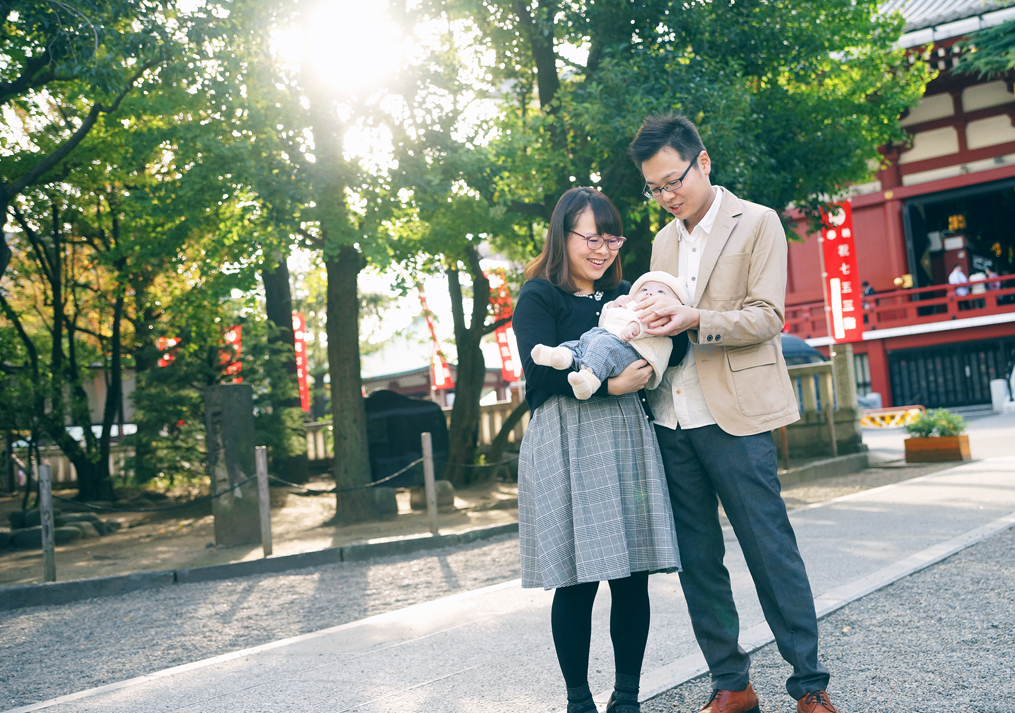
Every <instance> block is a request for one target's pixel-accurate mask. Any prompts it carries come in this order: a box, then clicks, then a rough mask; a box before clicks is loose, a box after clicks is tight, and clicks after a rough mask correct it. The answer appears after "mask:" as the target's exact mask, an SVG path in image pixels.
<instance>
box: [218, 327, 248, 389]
mask: <svg viewBox="0 0 1015 713" xmlns="http://www.w3.org/2000/svg"><path fill="white" fill-rule="evenodd" d="M222 342H223V343H224V344H225V348H224V349H220V350H219V363H220V364H222V367H223V369H222V373H223V374H225V375H226V376H232V377H233V379H232V380H231V382H230V380H228V379H227V380H226V381H227V383H233V384H238V383H240V382H241V381H243V376H242V375H241V374H240V372H241V371H242V370H243V362H241V361H240V355H241V354H242V353H243V327H241V326H240V325H236V326H235V327H230V328H229V329H228V330H226V333H225V334H223V335H222Z"/></svg>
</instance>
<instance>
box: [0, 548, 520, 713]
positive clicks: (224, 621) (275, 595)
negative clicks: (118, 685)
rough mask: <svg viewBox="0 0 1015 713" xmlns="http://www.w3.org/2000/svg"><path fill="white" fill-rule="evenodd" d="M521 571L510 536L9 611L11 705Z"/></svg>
mask: <svg viewBox="0 0 1015 713" xmlns="http://www.w3.org/2000/svg"><path fill="white" fill-rule="evenodd" d="M519 576H520V572H519V566H518V538H517V535H506V536H502V537H499V538H493V539H490V540H486V541H485V542H482V543H474V544H473V545H471V546H464V547H459V548H454V549H452V548H447V549H444V550H431V551H430V552H427V553H425V554H422V555H416V556H401V557H387V558H384V559H378V560H375V561H368V562H342V563H339V564H334V565H328V566H325V567H319V568H313V569H304V570H296V571H293V572H289V573H286V574H284V575H264V576H252V577H242V578H237V579H232V580H223V581H220V582H207V583H201V584H187V585H183V586H175V587H166V588H164V589H156V590H152V591H146V592H135V593H132V594H123V595H120V596H115V597H104V598H101V599H92V600H88V601H83V602H76V603H74V604H65V605H61V606H46V607H32V608H29V609H16V610H14V611H2V612H0V710H5V709H7V708H14V707H17V706H22V705H27V704H29V703H35V702H37V701H42V700H46V699H49V698H54V697H56V696H61V695H65V694H67V693H74V692H76V691H81V690H84V689H87V688H94V687H95V686H101V685H103V684H106V683H113V682H116V681H122V680H124V679H128V678H132V677H134V676H140V675H143V674H146V673H151V672H152V671H158V670H161V669H164V668H169V667H171V666H176V665H178V664H184V663H189V662H191V661H199V660H201V659H205V658H209V657H212V656H217V655H219V654H223V653H226V652H229V651H236V650H238V649H243V648H247V647H250V646H257V645H258V644H264V643H268V642H270V641H276V640H278V639H284V638H287V637H290V636H296V635H298V634H305V633H308V632H311V631H318V630H320V629H326V628H328V627H332V626H337V625H339V624H345V623H347V622H350V621H357V620H359V619H363V618H365V617H368V616H373V615H375V614H381V613H383V612H386V611H391V610H393V609H401V608H403V607H407V606H409V605H412V604H418V603H420V602H426V601H430V600H433V599H438V598H440V597H443V596H446V595H448V594H453V593H455V592H462V591H469V590H472V589H479V588H480V587H485V586H488V585H491V584H495V583H497V582H504V581H508V580H511V579H516V578H518V577H519ZM40 653H41V654H42V655H40Z"/></svg>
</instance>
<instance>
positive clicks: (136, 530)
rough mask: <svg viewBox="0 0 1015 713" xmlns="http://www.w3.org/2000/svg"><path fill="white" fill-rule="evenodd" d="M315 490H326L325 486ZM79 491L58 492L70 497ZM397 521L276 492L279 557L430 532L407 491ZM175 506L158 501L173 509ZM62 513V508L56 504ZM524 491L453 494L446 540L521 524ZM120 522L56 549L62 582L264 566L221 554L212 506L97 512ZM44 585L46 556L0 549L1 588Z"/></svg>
mask: <svg viewBox="0 0 1015 713" xmlns="http://www.w3.org/2000/svg"><path fill="white" fill-rule="evenodd" d="M309 486H310V487H320V488H326V487H327V485H326V484H325V483H323V482H321V483H310V484H309ZM76 492H77V491H75V490H64V491H55V492H54V494H55V495H60V496H62V497H65V498H72V497H73V496H74V495H75V494H76ZM397 498H398V516H397V517H392V518H389V519H387V520H381V521H377V522H368V523H362V524H358V525H349V526H344V527H338V526H335V525H329V524H327V523H328V521H329V520H331V518H332V517H333V516H334V514H335V496H334V495H316V496H306V495H299V494H296V491H295V490H292V489H287V488H272V489H271V531H272V549H273V553H272V554H273V555H290V554H296V553H299V552H311V551H313V550H320V549H324V548H327V547H340V546H342V545H346V544H349V543H352V542H366V541H371V540H377V539H385V538H390V537H404V536H406V535H417V534H424V533H428V532H429V531H430V530H429V521H428V520H427V517H426V512H425V511H424V512H420V511H413V510H412V509H411V508H410V507H409V491H408V490H407V489H399V490H398V492H397ZM174 502H175V501H173V500H168V501H160V502H159V503H158V505H159V506H162V505H163V504H174ZM20 505H21V501H20V498H19V497H18V498H15V497H0V527H6V526H7V524H8V517H7V514H8V513H9V512H11V511H13V510H17V509H19V508H20ZM55 506H56V507H59V506H60V503H59V502H57V503H55ZM517 508H518V488H517V485H515V484H514V483H498V482H494V483H488V484H485V485H482V486H477V487H473V488H467V489H463V490H460V491H457V492H456V493H455V511H454V512H442V513H440V515H439V518H438V524H439V526H440V532H441V533H442V534H448V533H454V532H460V531H462V530H470V529H473V528H476V527H485V526H490V525H500V524H504V523H509V522H515V521H517V519H518V510H517ZM97 514H98V516H99V517H100V518H101V519H103V520H119V521H120V522H121V528H120V529H119V530H118V531H117V532H114V533H112V534H110V535H106V536H104V537H99V538H92V539H82V540H78V541H77V542H74V543H71V544H69V545H64V546H60V547H57V548H56V576H57V580H59V581H64V580H69V579H82V578H85V577H101V576H106V575H113V574H127V573H130V572H139V571H145V570H159V569H177V568H181V567H200V566H202V565H209V564H221V563H223V562H238V561H243V560H252V559H259V558H260V557H262V556H263V554H262V551H261V547H260V545H257V546H254V547H251V546H243V547H215V546H214V540H215V535H214V521H213V518H212V515H211V504H210V503H207V502H206V503H201V504H198V505H194V506H192V507H189V508H182V509H179V510H172V511H169V512H166V513H152V514H146V513H122V514H120V513H104V512H99V513H97ZM40 581H42V550H41V549H37V550H34V549H33V550H25V549H22V550H18V549H12V548H11V547H7V548H4V549H2V550H0V586H2V585H10V584H26V583H30V582H40Z"/></svg>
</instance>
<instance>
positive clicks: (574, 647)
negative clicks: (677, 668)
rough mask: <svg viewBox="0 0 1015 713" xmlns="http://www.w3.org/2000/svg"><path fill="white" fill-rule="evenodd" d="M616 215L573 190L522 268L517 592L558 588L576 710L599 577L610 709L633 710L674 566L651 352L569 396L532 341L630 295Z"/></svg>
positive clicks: (585, 320) (574, 326)
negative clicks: (606, 592)
mask: <svg viewBox="0 0 1015 713" xmlns="http://www.w3.org/2000/svg"><path fill="white" fill-rule="evenodd" d="M622 234H623V229H622V227H621V221H620V215H619V213H617V209H616V208H615V207H614V206H613V203H611V202H610V199H609V198H607V197H606V196H604V195H603V194H602V193H600V192H598V191H596V190H594V189H592V188H572V189H571V190H569V191H568V192H567V193H565V194H564V195H563V196H561V199H560V201H559V202H558V203H557V206H556V208H554V211H553V216H552V217H551V219H550V228H549V231H548V232H547V236H546V245H545V246H544V247H543V252H542V254H540V255H539V257H537V258H536V259H535V260H533V261H532V262H531V263H530V264H529V265H528V266H527V267H526V269H525V276H526V278H527V282H526V283H525V285H524V286H523V287H522V291H521V295H519V297H518V303H517V305H516V309H515V313H514V330H515V335H516V337H517V338H518V347H519V351H520V352H521V354H522V357H523V367H524V370H525V398H526V400H527V401H528V402H529V408H530V409H531V413H532V418H531V421H530V422H529V426H528V428H527V429H526V432H525V438H524V440H523V441H522V446H521V453H520V455H519V462H518V463H519V465H518V520H519V535H520V540H521V562H522V586H523V587H544V588H545V589H555V590H556V591H555V592H554V597H553V608H552V613H551V624H552V630H553V642H554V646H555V648H556V650H557V660H558V661H559V663H560V668H561V672H562V673H563V674H564V681H565V683H566V684H567V700H568V704H567V711H568V713H594V711H595V710H596V707H595V704H594V703H593V701H592V692H591V691H590V689H589V684H588V665H589V646H590V638H591V635H592V604H593V602H594V601H595V597H596V592H597V590H598V588H599V583H600V582H602V581H608V582H609V583H610V592H611V594H612V599H613V609H612V613H611V615H610V635H611V638H612V640H613V652H614V659H615V662H616V685H615V687H614V691H613V696H612V697H611V699H610V702H609V705H608V707H607V710H608V711H609V712H610V713H637V711H638V710H639V706H638V685H639V679H640V676H641V664H642V658H643V657H644V654H645V642H646V641H647V639H648V628H649V601H648V575H649V573H650V572H656V571H674V570H676V569H678V568H679V566H680V561H679V557H678V555H677V542H676V534H675V533H674V530H673V515H672V512H671V510H670V501H669V496H668V495H667V489H666V485H665V482H666V481H665V476H664V474H663V466H662V461H661V459H660V456H659V448H658V445H657V444H656V439H655V433H654V432H653V430H652V426H651V425H650V424H649V422H648V419H647V418H646V416H645V412H644V411H643V409H642V406H641V403H640V401H639V399H638V396H637V394H636V393H635V392H637V391H638V390H639V389H641V388H642V387H643V386H644V385H645V383H646V382H647V381H648V380H649V377H650V376H651V375H652V368H651V367H650V366H648V364H647V363H646V362H645V361H644V360H638V361H635V362H633V363H632V364H631V365H630V366H628V367H627V368H626V369H625V370H624V371H623V372H622V373H621V374H620V375H619V376H616V377H613V378H611V379H608V380H606V381H604V382H603V384H602V386H601V387H600V388H599V389H598V391H597V392H596V393H595V395H593V397H592V398H590V399H588V400H583V401H579V400H577V399H576V398H575V397H574V393H573V391H572V388H571V384H570V383H569V382H568V378H567V377H568V372H567V371H558V370H557V369H554V368H553V367H550V366H539V365H537V364H535V363H534V362H533V360H532V357H531V352H532V348H533V347H534V346H535V345H536V344H547V345H552V346H556V345H558V344H560V343H561V342H565V341H569V340H574V339H578V338H579V337H581V335H582V334H583V333H584V332H586V331H587V330H589V329H592V328H593V327H596V326H597V325H598V323H599V314H600V312H601V311H602V307H603V305H604V304H606V303H607V302H609V301H611V300H614V299H616V298H617V297H620V296H622V295H626V294H627V292H628V290H629V289H630V284H629V283H627V282H624V281H622V280H621V270H620V262H619V261H618V259H617V253H618V251H619V249H620V246H621V245H622V244H623V242H624V238H623V237H620V236H621V235H622Z"/></svg>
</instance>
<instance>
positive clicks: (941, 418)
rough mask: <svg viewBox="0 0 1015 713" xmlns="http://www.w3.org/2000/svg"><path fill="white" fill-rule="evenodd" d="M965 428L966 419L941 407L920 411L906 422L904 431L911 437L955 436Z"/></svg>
mask: <svg viewBox="0 0 1015 713" xmlns="http://www.w3.org/2000/svg"><path fill="white" fill-rule="evenodd" d="M965 430H966V420H965V419H964V418H962V416H959V415H958V414H955V413H952V412H950V411H948V410H947V409H943V408H939V409H935V410H934V411H928V412H926V413H921V414H920V415H919V416H917V417H916V418H914V419H913V420H912V421H910V422H909V423H907V424H906V431H907V432H908V433H909V435H910V436H912V437H913V438H930V437H931V436H957V435H959V434H960V433H962V432H963V431H965Z"/></svg>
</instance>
